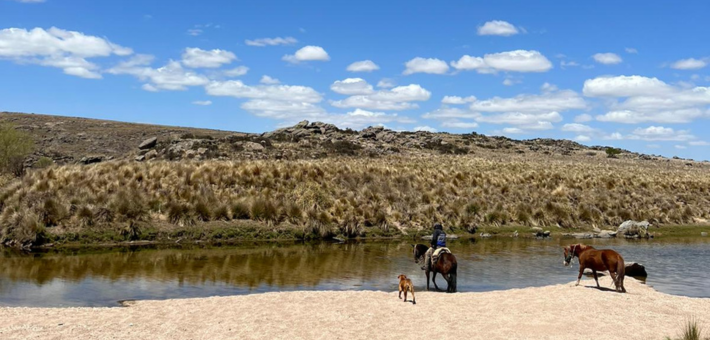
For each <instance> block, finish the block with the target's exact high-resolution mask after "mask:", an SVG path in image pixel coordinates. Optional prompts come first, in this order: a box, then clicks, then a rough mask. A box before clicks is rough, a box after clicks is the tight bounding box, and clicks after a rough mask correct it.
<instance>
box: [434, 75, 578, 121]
mask: <svg viewBox="0 0 710 340" xmlns="http://www.w3.org/2000/svg"><path fill="white" fill-rule="evenodd" d="M541 92H542V93H541V94H539V95H532V94H521V95H518V96H515V97H511V98H501V97H493V98H490V99H486V100H476V99H475V98H471V99H469V100H470V101H471V104H470V105H469V106H468V108H465V109H462V108H458V107H453V108H452V107H448V106H442V107H441V108H439V109H437V110H434V111H431V112H427V113H425V114H424V115H423V116H422V118H425V119H436V120H440V121H443V122H454V121H458V120H459V119H467V120H469V121H467V122H465V123H469V124H473V123H488V124H506V125H512V126H511V127H508V128H504V129H503V131H504V132H506V133H525V132H527V131H530V130H549V129H553V128H554V125H553V123H558V122H561V121H562V120H563V117H562V115H561V114H560V112H565V111H569V110H578V109H585V108H586V107H587V104H586V102H585V101H584V99H583V98H582V97H580V96H579V95H578V94H577V93H576V92H574V91H570V90H559V89H557V87H556V86H554V85H551V84H545V85H543V86H542V87H541ZM461 101H463V98H461V99H458V98H457V99H454V100H449V102H450V103H460V102H461ZM580 125H581V124H580ZM442 126H443V123H442ZM568 128H573V127H568Z"/></svg>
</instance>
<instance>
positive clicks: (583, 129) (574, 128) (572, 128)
mask: <svg viewBox="0 0 710 340" xmlns="http://www.w3.org/2000/svg"><path fill="white" fill-rule="evenodd" d="M561 130H562V131H567V132H577V133H587V134H589V133H596V132H598V130H597V129H595V128H593V127H591V126H589V125H584V124H579V123H571V124H565V125H563V126H562V129H561Z"/></svg>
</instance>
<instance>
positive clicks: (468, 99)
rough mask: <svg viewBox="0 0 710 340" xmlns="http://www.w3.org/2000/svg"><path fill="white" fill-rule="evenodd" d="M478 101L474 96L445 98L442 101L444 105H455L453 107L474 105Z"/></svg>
mask: <svg viewBox="0 0 710 340" xmlns="http://www.w3.org/2000/svg"><path fill="white" fill-rule="evenodd" d="M475 101H476V97H474V96H468V97H465V98H463V97H459V96H444V99H442V100H441V103H442V104H453V105H459V104H466V103H472V102H475Z"/></svg>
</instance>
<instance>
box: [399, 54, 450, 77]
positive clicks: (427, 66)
mask: <svg viewBox="0 0 710 340" xmlns="http://www.w3.org/2000/svg"><path fill="white" fill-rule="evenodd" d="M404 66H405V67H406V69H405V70H404V72H402V74H404V75H410V74H414V73H430V74H445V73H446V72H448V71H449V65H447V64H446V62H445V61H443V60H440V59H435V58H421V57H416V58H414V59H412V60H410V61H408V62H406V63H405V64H404Z"/></svg>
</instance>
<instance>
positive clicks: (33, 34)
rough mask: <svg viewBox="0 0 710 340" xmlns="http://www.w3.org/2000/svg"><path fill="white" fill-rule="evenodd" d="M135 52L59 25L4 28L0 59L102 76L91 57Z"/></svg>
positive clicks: (91, 76)
mask: <svg viewBox="0 0 710 340" xmlns="http://www.w3.org/2000/svg"><path fill="white" fill-rule="evenodd" d="M131 54H133V50H131V49H130V48H127V47H123V46H120V45H116V44H114V43H112V42H110V41H108V40H106V39H104V38H99V37H95V36H90V35H86V34H84V33H81V32H76V31H67V30H63V29H60V28H56V27H52V28H50V29H48V30H44V29H42V28H34V29H31V30H29V31H28V30H26V29H22V28H6V29H3V30H0V59H9V60H12V61H14V62H16V63H20V64H37V65H42V66H49V67H56V68H61V69H63V70H64V73H66V74H68V75H73V76H77V77H82V78H89V79H99V78H101V74H100V73H99V72H100V67H99V66H98V65H96V64H94V63H92V62H90V61H88V60H87V59H89V58H97V57H108V56H111V55H117V56H128V55H131Z"/></svg>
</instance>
